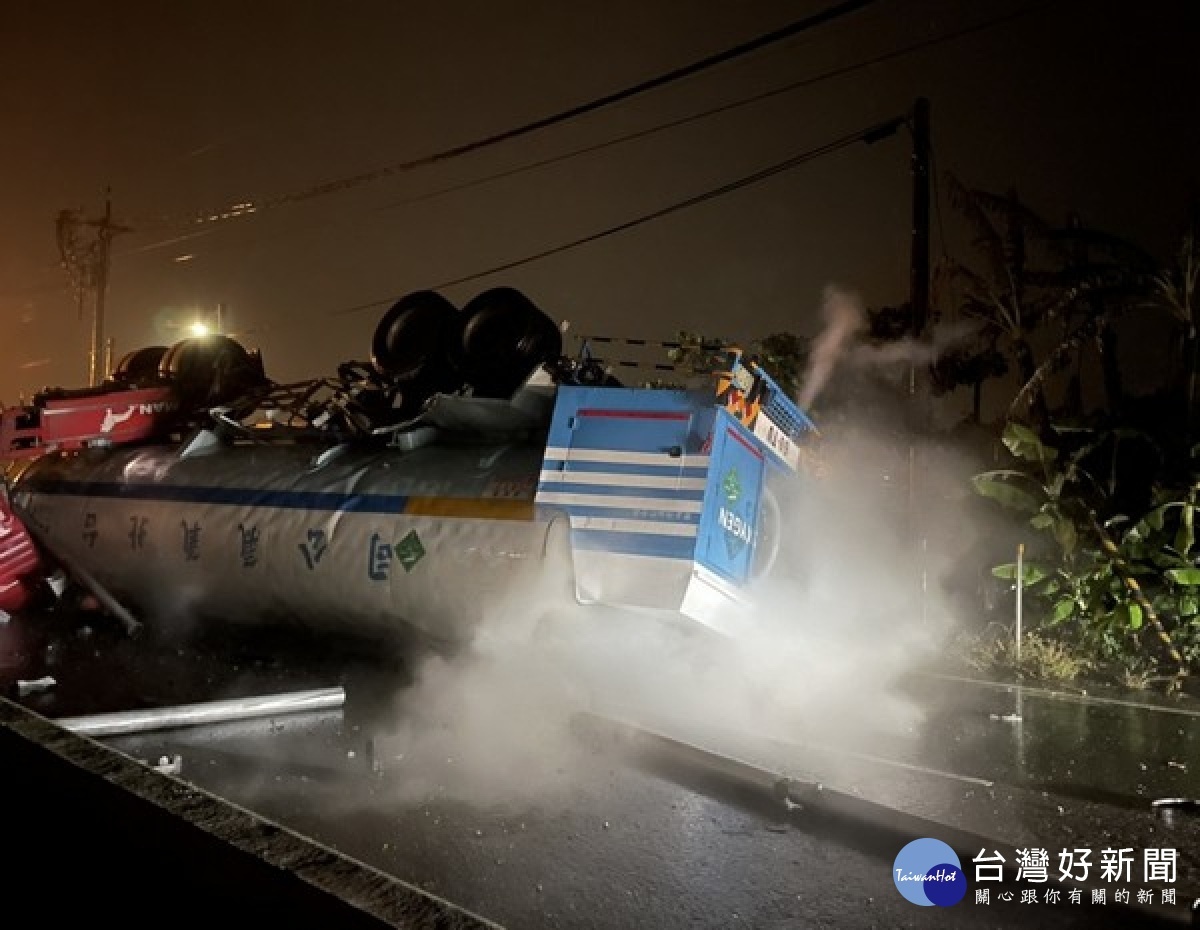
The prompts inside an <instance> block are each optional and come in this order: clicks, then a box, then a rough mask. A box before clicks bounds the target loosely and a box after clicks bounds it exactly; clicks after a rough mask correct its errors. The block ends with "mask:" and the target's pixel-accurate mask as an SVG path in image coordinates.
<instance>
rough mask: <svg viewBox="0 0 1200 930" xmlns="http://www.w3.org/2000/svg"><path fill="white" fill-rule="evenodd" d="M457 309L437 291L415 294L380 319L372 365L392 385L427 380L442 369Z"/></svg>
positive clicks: (455, 329)
mask: <svg viewBox="0 0 1200 930" xmlns="http://www.w3.org/2000/svg"><path fill="white" fill-rule="evenodd" d="M458 318H459V313H458V309H457V308H456V307H455V306H454V304H452V303H450V301H448V300H447V299H446V298H445V297H443V296H442V295H441V294H439V293H437V292H436V291H415V292H413V293H412V294H409V295H408V296H406V297H402V298H400V299H399V300H398V301H396V302H395V303H394V304H392V306H391V309H389V310H388V312H387V313H385V314H384V315H383V319H382V320H380V321H379V325H378V326H376V327H375V335H374V338H373V339H372V340H371V364H372V365H374V366H375V370H376V371H377V372H379V374H381V375H383V376H384V377H386V378H389V379H391V380H392V381H396V382H400V383H402V384H403V383H408V382H412V381H417V380H424V379H426V378H429V377H430V376H431V374H432V373H433V372H435V371H436V370H437V369H438V368H439V367H442V368H444V367H445V363H446V353H447V350H448V349H449V347H450V345H451V342H452V341H453V339H454V335H455V333H456V332H457V329H458Z"/></svg>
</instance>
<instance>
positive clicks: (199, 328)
mask: <svg viewBox="0 0 1200 930" xmlns="http://www.w3.org/2000/svg"><path fill="white" fill-rule="evenodd" d="M188 328H189V329H190V330H191V331H192V335H193V336H207V335H208V334H209V328H208V324H207V323H205V322H202V321H201V320H197V321H196V322H195V323H193V324H192V325H191V326H189V327H188Z"/></svg>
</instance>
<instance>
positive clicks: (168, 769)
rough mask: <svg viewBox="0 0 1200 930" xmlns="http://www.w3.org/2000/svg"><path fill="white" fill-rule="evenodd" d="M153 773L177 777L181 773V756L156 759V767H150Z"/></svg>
mask: <svg viewBox="0 0 1200 930" xmlns="http://www.w3.org/2000/svg"><path fill="white" fill-rule="evenodd" d="M152 768H153V769H154V771H156V772H158V773H160V774H162V775H178V774H180V773H181V772H182V771H183V756H178V755H177V756H174V757H173V758H168V757H167V756H159V757H158V765H155V766H152Z"/></svg>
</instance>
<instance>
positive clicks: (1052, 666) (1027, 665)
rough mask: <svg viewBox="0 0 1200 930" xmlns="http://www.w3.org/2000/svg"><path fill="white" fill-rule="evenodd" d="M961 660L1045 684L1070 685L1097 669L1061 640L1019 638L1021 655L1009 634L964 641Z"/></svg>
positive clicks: (976, 667) (978, 668)
mask: <svg viewBox="0 0 1200 930" xmlns="http://www.w3.org/2000/svg"><path fill="white" fill-rule="evenodd" d="M957 651H958V652H959V654H960V658H961V659H962V660H963V661H964V662H965V663H966V664H967V665H969V666H970V667H971V668H973V669H974V670H975V671H978V672H985V673H989V674H996V673H1001V674H1004V673H1007V674H1010V675H1015V676H1017V677H1019V678H1029V679H1032V680H1035V681H1045V682H1073V681H1076V680H1078V679H1079V678H1081V677H1083V676H1085V675H1088V674H1090V673H1092V672H1094V671H1095V670H1096V663H1095V662H1093V661H1092V660H1091V659H1090V658H1088V657H1087V656H1085V655H1083V654H1081V653H1080V652H1079V650H1078V649H1076V648H1074V647H1072V646H1071V645H1070V644H1068V643H1065V642H1063V641H1062V640H1058V639H1052V638H1050V637H1048V636H1043V635H1041V634H1039V633H1026V634H1025V635H1024V636H1022V637H1021V654H1020V657H1019V658H1018V656H1017V644H1016V641H1015V638H1014V637H1013V636H1012V634H1011V633H1007V634H1006V635H1000V636H997V635H994V634H990V635H989V634H984V635H983V636H975V637H970V638H969V639H967V640H965V641H963V642H962V643H961V644H960V646H959V649H958V650H957Z"/></svg>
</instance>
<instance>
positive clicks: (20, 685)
mask: <svg viewBox="0 0 1200 930" xmlns="http://www.w3.org/2000/svg"><path fill="white" fill-rule="evenodd" d="M56 684H58V682H57V681H55V680H54V679H53V678H51V677H50V676H49V675H46V676H44V677H42V678H35V679H33V680H32V681H24V680H19V681H18V682H17V697H28V696H29V695H31V694H40V693H41V692H43V691H49V690H50V689H51V688H53V687H54V686H55V685H56Z"/></svg>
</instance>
